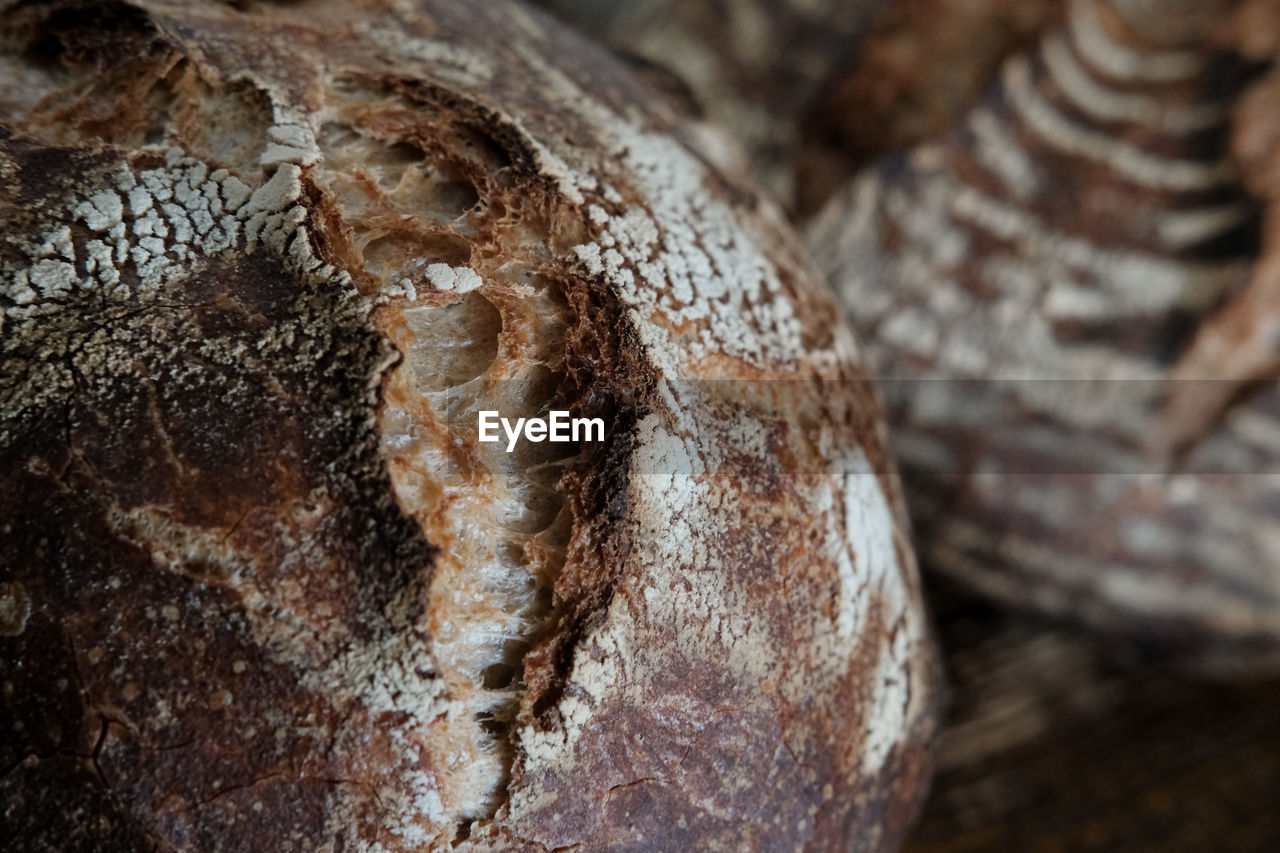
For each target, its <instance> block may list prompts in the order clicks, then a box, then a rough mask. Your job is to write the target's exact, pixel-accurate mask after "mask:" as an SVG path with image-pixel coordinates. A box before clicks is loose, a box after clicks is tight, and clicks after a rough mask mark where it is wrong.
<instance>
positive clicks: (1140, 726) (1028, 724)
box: [906, 581, 1280, 853]
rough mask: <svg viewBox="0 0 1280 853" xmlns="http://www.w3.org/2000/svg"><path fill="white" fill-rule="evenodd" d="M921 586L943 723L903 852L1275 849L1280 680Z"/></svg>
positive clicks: (1279, 824)
mask: <svg viewBox="0 0 1280 853" xmlns="http://www.w3.org/2000/svg"><path fill="white" fill-rule="evenodd" d="M931 587H932V589H931V593H932V594H933V601H934V608H935V615H936V618H937V622H938V624H939V631H940V634H941V636H942V639H943V642H944V644H945V646H946V649H947V664H948V669H949V673H948V674H949V677H950V680H951V692H952V696H951V712H950V722H949V724H948V727H947V729H946V732H945V734H944V736H943V739H942V742H941V747H940V754H939V768H938V773H937V776H936V778H935V781H934V785H933V790H932V793H931V795H930V798H929V801H928V804H927V806H926V808H925V813H924V815H923V818H922V820H921V823H920V825H919V826H918V828H917V830H916V832H915V834H914V837H913V839H912V841H911V842H910V843H909V844H908V845H907V847H906V850H907V851H908V853H996V851H1000V853H1006V851H1012V852H1013V853H1022V852H1023V851H1026V852H1027V853H1067V851H1105V853H1135V851H1153V853H1154V851H1160V853H1192V851H1196V853H1199V851H1214V853H1245V851H1248V853H1255V851H1256V853H1272V851H1280V678H1273V679H1270V680H1258V679H1254V680H1251V681H1248V682H1244V681H1232V680H1226V679H1223V678H1222V677H1220V676H1219V677H1217V678H1213V679H1210V678H1206V677H1204V676H1203V675H1198V674H1194V673H1189V672H1186V671H1184V670H1183V669H1182V668H1181V664H1180V663H1179V662H1178V661H1175V660H1171V659H1169V658H1166V657H1162V656H1161V655H1160V654H1159V653H1158V652H1156V651H1153V650H1150V649H1139V648H1135V647H1131V646H1124V645H1120V644H1117V643H1115V642H1113V641H1108V640H1104V639H1100V638H1098V637H1095V636H1092V635H1090V634H1088V633H1087V632H1084V631H1082V630H1079V629H1077V628H1074V627H1072V626H1070V625H1067V624H1063V623H1054V622H1049V621H1046V620H1039V619H1035V618H1032V617H1027V616H1021V615H1015V614H1010V613H1007V612H1005V611H1002V610H999V609H997V608H995V607H993V606H991V605H988V604H984V603H982V602H980V601H977V600H975V599H973V598H972V597H969V596H967V595H966V594H964V593H961V592H958V591H957V590H955V589H952V588H947V587H945V586H944V585H942V584H940V583H939V582H937V581H933V582H932V583H931Z"/></svg>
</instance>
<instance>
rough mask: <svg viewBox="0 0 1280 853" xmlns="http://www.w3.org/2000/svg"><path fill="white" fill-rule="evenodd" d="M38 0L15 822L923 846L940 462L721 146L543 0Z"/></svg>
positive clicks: (2, 452)
mask: <svg viewBox="0 0 1280 853" xmlns="http://www.w3.org/2000/svg"><path fill="white" fill-rule="evenodd" d="M0 10H3V11H2V12H0V29H2V31H3V36H2V40H0V45H2V50H0V117H2V120H3V124H0V177H2V180H0V223H2V225H3V227H2V229H0V265H3V280H2V283H0V312H2V313H0V323H3V325H2V326H0V360H2V361H3V368H2V370H0V531H2V533H0V709H2V710H0V767H2V768H3V770H4V772H3V775H0V837H4V838H5V839H7V840H6V842H5V844H6V845H7V847H6V849H10V850H59V851H70V850H94V851H104V850H245V851H287V850H295V851H301V850H327V851H333V853H337V851H348V853H349V852H350V851H357V850H367V851H402V850H415V851H417V850H432V849H449V848H451V847H452V848H457V849H504V850H505V849H530V850H552V849H570V848H573V849H584V850H585V849H591V850H598V849H635V850H668V851H675V850H695V849H705V850H715V849H726V850H727V849H735V850H736V849H742V848H744V847H745V848H748V849H756V850H784V849H785V850H793V849H815V850H817V849H824V850H834V849H856V850H887V849H891V848H893V847H894V846H895V845H896V844H897V842H898V841H899V839H900V838H901V837H902V833H903V832H904V829H905V827H906V825H907V824H908V823H909V821H910V819H911V817H912V815H913V814H914V812H915V809H916V807H917V804H918V802H919V800H920V797H921V796H922V795H923V793H924V788H925V786H926V780H927V773H928V768H929V750H928V742H929V738H930V736H931V734H932V732H933V730H934V727H935V722H936V719H935V717H936V705H937V702H936V695H935V690H934V683H935V676H936V672H935V669H936V666H935V662H934V658H933V656H932V652H931V646H930V644H929V635H928V631H927V629H926V623H925V620H924V617H923V613H922V606H921V599H920V590H919V587H918V583H917V578H916V573H915V566H914V561H913V559H914V558H913V556H912V552H911V548H910V546H909V544H908V542H907V540H906V537H905V529H904V527H903V524H902V522H901V518H902V512H901V499H900V496H899V493H898V486H897V481H896V475H895V473H894V471H893V468H892V464H891V463H890V462H889V461H888V460H887V458H886V453H885V439H884V436H883V434H882V426H881V421H880V419H879V408H878V405H877V402H876V399H875V396H874V394H873V392H872V391H871V389H870V387H869V385H868V384H867V380H866V378H865V376H864V375H863V374H862V372H861V371H860V369H859V368H858V366H857V363H856V355H855V352H854V349H853V346H852V343H851V340H850V337H849V334H848V332H847V331H846V329H845V328H844V327H843V326H842V325H841V324H840V322H839V320H838V317H839V314H838V311H837V310H836V309H835V307H834V305H833V303H832V302H831V300H829V299H828V297H827V296H826V295H825V294H824V293H823V291H822V290H821V289H820V287H819V286H818V284H817V283H816V280H815V277H814V275H813V273H812V272H811V271H810V270H809V268H808V267H807V266H806V265H805V263H804V261H803V260H802V256H801V255H800V253H799V251H798V249H797V247H796V244H795V242H794V239H793V238H792V237H791V236H790V235H789V234H788V232H787V231H786V229H785V227H784V226H783V225H782V224H781V220H780V217H779V215H778V213H777V212H776V211H775V210H774V208H772V207H771V206H769V204H767V203H766V202H763V201H760V200H758V198H757V196H756V194H755V192H754V190H753V189H752V188H751V186H750V185H749V184H747V183H745V182H744V181H743V180H742V179H741V178H740V177H739V176H737V175H734V174H731V173H727V172H726V170H725V169H724V168H722V166H721V165H718V164H722V163H723V162H728V161H730V160H732V159H733V155H732V153H731V152H730V151H729V150H728V149H727V148H726V147H725V146H723V145H722V144H721V143H720V142H719V139H718V137H716V136H715V135H714V134H713V133H712V132H710V131H709V130H707V129H706V128H705V127H704V126H703V125H701V124H699V123H698V122H697V121H695V120H693V119H691V118H689V117H687V116H685V115H684V114H682V113H681V112H680V111H679V109H678V108H675V107H672V106H671V105H669V104H668V103H667V102H666V101H664V100H663V99H662V97H661V95H660V94H658V93H657V92H655V91H653V90H651V89H649V88H646V86H645V85H644V84H642V83H640V82H637V81H636V80H634V79H633V78H632V77H630V76H628V74H627V73H626V72H625V70H624V69H622V68H621V67H620V66H619V65H618V64H617V63H616V62H615V61H614V60H612V59H610V58H609V56H608V55H606V54H605V53H603V52H601V51H599V50H597V49H595V48H593V47H592V46H591V45H589V44H588V43H586V42H585V41H583V40H581V39H579V38H577V37H575V36H572V35H570V34H567V33H565V32H561V31H559V30H558V29H557V27H556V26H555V25H554V24H552V23H550V22H549V21H548V20H547V19H544V18H543V17H541V16H540V15H537V14H535V13H531V12H529V11H527V10H526V9H524V8H523V7H521V6H517V5H513V4H510V3H506V2H486V3H472V2H464V0H456V2H450V1H449V0H433V2H399V1H398V0H385V1H384V2H323V0H315V2H293V3H279V4H271V5H268V4H260V3H254V2H237V3H223V4H218V3H205V4H187V3H178V2H172V3H162V2H154V3H144V2H58V1H57V0H50V2H22V3H18V2H5V3H0ZM552 410H559V411H567V412H570V413H572V414H573V416H575V417H581V418H591V419H598V420H599V422H600V423H601V424H602V425H603V434H602V435H600V436H593V437H592V438H598V439H599V440H590V441H588V440H582V439H581V438H580V440H579V441H578V442H576V443H572V442H571V443H568V444H565V443H552V442H546V441H544V442H533V441H529V440H521V441H519V442H518V443H517V445H516V447H515V448H514V449H513V450H512V451H511V452H508V451H507V447H508V444H507V442H506V441H505V440H503V441H499V442H492V443H488V442H481V441H480V440H479V432H478V429H477V423H478V419H479V415H480V413H481V412H497V413H499V414H500V415H501V416H503V417H506V418H509V419H512V420H514V419H516V418H519V417H524V418H531V417H537V416H544V417H545V416H546V415H547V414H548V413H549V412H550V411H552Z"/></svg>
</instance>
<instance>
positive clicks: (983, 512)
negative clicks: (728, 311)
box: [809, 0, 1280, 666]
mask: <svg viewBox="0 0 1280 853" xmlns="http://www.w3.org/2000/svg"><path fill="white" fill-rule="evenodd" d="M1234 5H1235V4H1233V3H1231V2H1229V0H1226V2H1215V3H1206V2H1199V0H1197V2H1190V0H1163V1H1162V2H1150V3H1146V2H1141V0H1074V2H1072V3H1070V4H1069V9H1068V19H1067V21H1066V23H1064V24H1063V26H1062V27H1060V28H1057V29H1054V30H1053V31H1051V32H1049V33H1047V34H1046V35H1045V36H1044V38H1043V39H1042V41H1041V42H1040V44H1039V45H1038V46H1036V47H1035V48H1034V49H1029V50H1027V51H1025V52H1022V53H1019V54H1017V55H1015V56H1013V57H1012V58H1010V59H1009V60H1008V61H1007V62H1006V63H1005V64H1004V65H1003V67H1002V69H1001V71H1000V75H999V79H998V82H997V85H996V86H995V87H994V88H993V89H992V91H991V92H990V93H989V95H988V97H987V98H985V99H984V100H983V101H982V102H981V103H980V104H978V105H976V106H975V107H974V108H973V109H972V110H970V111H969V112H968V113H967V114H966V115H965V116H964V118H963V120H961V121H960V122H959V123H958V124H957V125H956V126H955V127H953V128H952V129H951V130H950V131H949V132H948V133H947V134H945V135H944V136H943V137H942V138H940V139H938V140H934V141H930V142H926V143H922V144H920V145H918V146H916V147H914V148H912V149H909V150H907V151H905V152H901V153H900V154H898V155H895V156H893V157H890V158H886V159H885V160H884V161H882V162H880V163H878V164H877V165H876V166H875V167H874V168H872V169H869V170H867V172H866V173H864V174H863V175H862V176H861V177H860V178H859V179H857V180H856V181H854V182H852V183H851V184H850V185H849V186H848V187H846V188H845V189H844V190H843V191H842V192H841V194H840V197H839V198H838V199H836V200H834V201H833V203H832V204H831V205H830V206H829V207H828V208H827V209H826V210H825V211H824V213H823V215H822V216H821V217H819V219H818V220H817V221H816V222H815V223H813V224H812V226H811V228H810V229H809V235H810V242H811V246H812V247H813V250H814V252H815V256H816V257H817V259H818V261H819V263H820V265H821V266H822V267H823V268H824V269H825V270H826V271H828V272H829V274H830V276H831V278H832V281H833V282H834V283H836V284H837V286H838V287H839V288H840V290H841V293H842V295H843V297H844V301H845V302H846V304H847V306H848V308H849V311H850V314H851V316H852V318H853V319H854V321H855V324H856V329H857V331H858V332H860V333H861V334H862V335H863V336H864V338H865V339H866V340H867V341H868V342H869V343H870V346H869V352H870V354H871V356H872V358H873V359H874V360H875V361H876V362H877V364H876V366H877V367H878V368H879V369H881V370H882V371H883V372H884V373H885V375H886V377H887V378H888V380H889V387H890V389H891V391H890V393H891V396H892V397H893V399H895V400H896V401H897V402H898V403H899V404H900V407H899V408H897V410H896V412H895V418H894V426H895V427H896V430H895V436H896V442H897V450H898V453H899V458H900V459H901V460H902V461H903V464H904V468H905V469H906V470H905V472H904V475H905V477H906V479H907V481H908V486H909V488H911V489H912V490H911V492H910V494H911V497H912V501H913V508H912V509H913V515H914V517H915V520H916V522H917V530H918V533H919V535H920V542H921V550H922V554H923V557H922V558H923V559H924V560H925V561H926V562H927V563H929V564H931V565H934V566H936V567H938V568H940V569H941V570H942V571H944V572H947V573H948V574H951V575H953V576H955V577H959V578H962V579H964V580H965V581H967V582H969V583H970V584H972V585H974V586H975V587H977V588H979V589H981V590H983V591H984V592H986V593H988V594H991V595H993V596H996V597H998V598H1000V599H1003V600H1005V601H1011V602H1016V603H1018V604H1022V605H1027V604H1030V605H1032V606H1035V607H1038V608H1041V609H1045V610H1049V611H1051V612H1054V613H1057V614H1061V615H1067V616H1070V617H1071V618H1074V619H1081V620H1084V621H1087V622H1089V623H1091V624H1093V625H1094V626H1098V627H1101V628H1104V629H1106V630H1108V631H1119V632H1123V633H1126V634H1129V635H1132V636H1135V637H1140V638H1142V639H1144V640H1146V641H1151V642H1155V643H1158V644H1161V645H1163V646H1166V647H1168V648H1170V649H1172V650H1176V651H1180V652H1185V653H1186V654H1188V655H1191V656H1193V657H1197V658H1203V659H1205V661H1206V662H1209V663H1215V664H1226V665H1230V666H1239V665H1249V666H1274V665H1275V664H1276V663H1278V662H1280V583H1277V574H1276V566H1277V565H1278V564H1280V528H1278V527H1277V524H1276V511H1275V510H1276V506H1277V500H1278V499H1280V488H1278V485H1280V483H1278V481H1277V478H1276V475H1275V471H1274V466H1275V461H1276V459H1277V455H1276V452H1277V445H1276V443H1275V423H1276V416H1277V413H1278V412H1280V409H1278V408H1277V406H1280V396H1278V395H1277V393H1276V389H1275V387H1274V386H1272V387H1269V388H1265V389H1263V390H1262V391H1261V392H1260V393H1258V394H1256V395H1255V396H1252V397H1251V398H1250V399H1248V401H1247V404H1245V405H1241V406H1240V407H1239V408H1238V409H1237V410H1236V411H1235V412H1234V414H1233V416H1232V417H1231V418H1230V419H1229V420H1227V421H1226V422H1225V423H1222V424H1221V425H1219V424H1217V423H1216V422H1215V423H1214V428H1213V429H1211V430H1208V431H1205V432H1204V433H1203V434H1202V435H1199V436H1197V438H1198V439H1200V440H1198V441H1197V442H1195V443H1194V446H1192V447H1190V448H1189V450H1188V452H1186V453H1182V454H1179V453H1168V452H1158V451H1157V448H1158V445H1159V444H1160V441H1159V437H1160V436H1161V435H1162V434H1163V433H1164V432H1166V427H1167V423H1166V419H1165V416H1164V415H1162V407H1163V406H1164V405H1165V400H1166V399H1167V398H1168V396H1169V395H1170V393H1171V390H1172V391H1174V392H1176V391H1178V390H1185V389H1179V387H1178V385H1179V383H1178V382H1177V381H1171V380H1177V379H1179V378H1181V376H1180V374H1179V373H1178V372H1176V370H1175V365H1176V363H1177V361H1178V358H1179V355H1180V354H1181V353H1183V352H1184V351H1185V350H1186V349H1187V347H1188V346H1189V345H1190V344H1191V341H1192V339H1193V337H1194V332H1195V330H1196V328H1197V327H1198V326H1199V325H1200V324H1202V323H1204V322H1205V321H1206V320H1207V319H1208V318H1209V317H1211V316H1212V315H1213V314H1214V312H1215V310H1216V309H1217V307H1218V306H1219V305H1220V304H1221V303H1222V302H1223V301H1224V300H1226V299H1228V297H1229V296H1230V294H1231V293H1232V292H1233V290H1235V289H1236V288H1238V286H1239V285H1240V284H1241V283H1242V282H1243V281H1244V280H1245V279H1246V277H1247V275H1248V270H1249V265H1250V260H1251V252H1252V249H1253V245H1252V238H1251V235H1252V233H1253V231H1254V229H1255V227H1256V221H1257V220H1256V211H1255V207H1254V205H1253V204H1252V203H1251V202H1250V200H1249V199H1248V198H1247V196H1246V195H1245V194H1244V192H1243V191H1242V188H1241V186H1240V184H1239V181H1238V178H1237V176H1236V175H1235V172H1234V170H1233V167H1232V164H1231V162H1230V160H1229V158H1228V156H1227V155H1228V151H1227V147H1226V144H1225V143H1226V139H1227V132H1228V127H1229V125H1228V119H1229V117H1230V110H1231V107H1232V104H1233V100H1234V98H1235V97H1236V96H1237V95H1238V93H1239V90H1240V84H1241V83H1242V82H1243V78H1242V77H1241V76H1240V74H1239V73H1238V70H1239V69H1238V68H1236V69H1233V67H1232V65H1233V63H1232V62H1231V60H1230V58H1229V57H1225V56H1223V55H1222V51H1221V50H1220V49H1219V48H1218V46H1217V45H1215V43H1214V42H1213V41H1212V39H1211V38H1210V34H1211V32H1212V25H1213V23H1214V22H1215V21H1217V20H1219V19H1221V18H1223V17H1224V16H1226V15H1227V14H1228V13H1229V12H1230V11H1231V10H1232V8H1233V7H1234ZM1155 9H1158V10H1159V13H1158V14H1157V13H1156V12H1153V10H1155ZM1209 379H1210V382H1212V377H1209Z"/></svg>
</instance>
